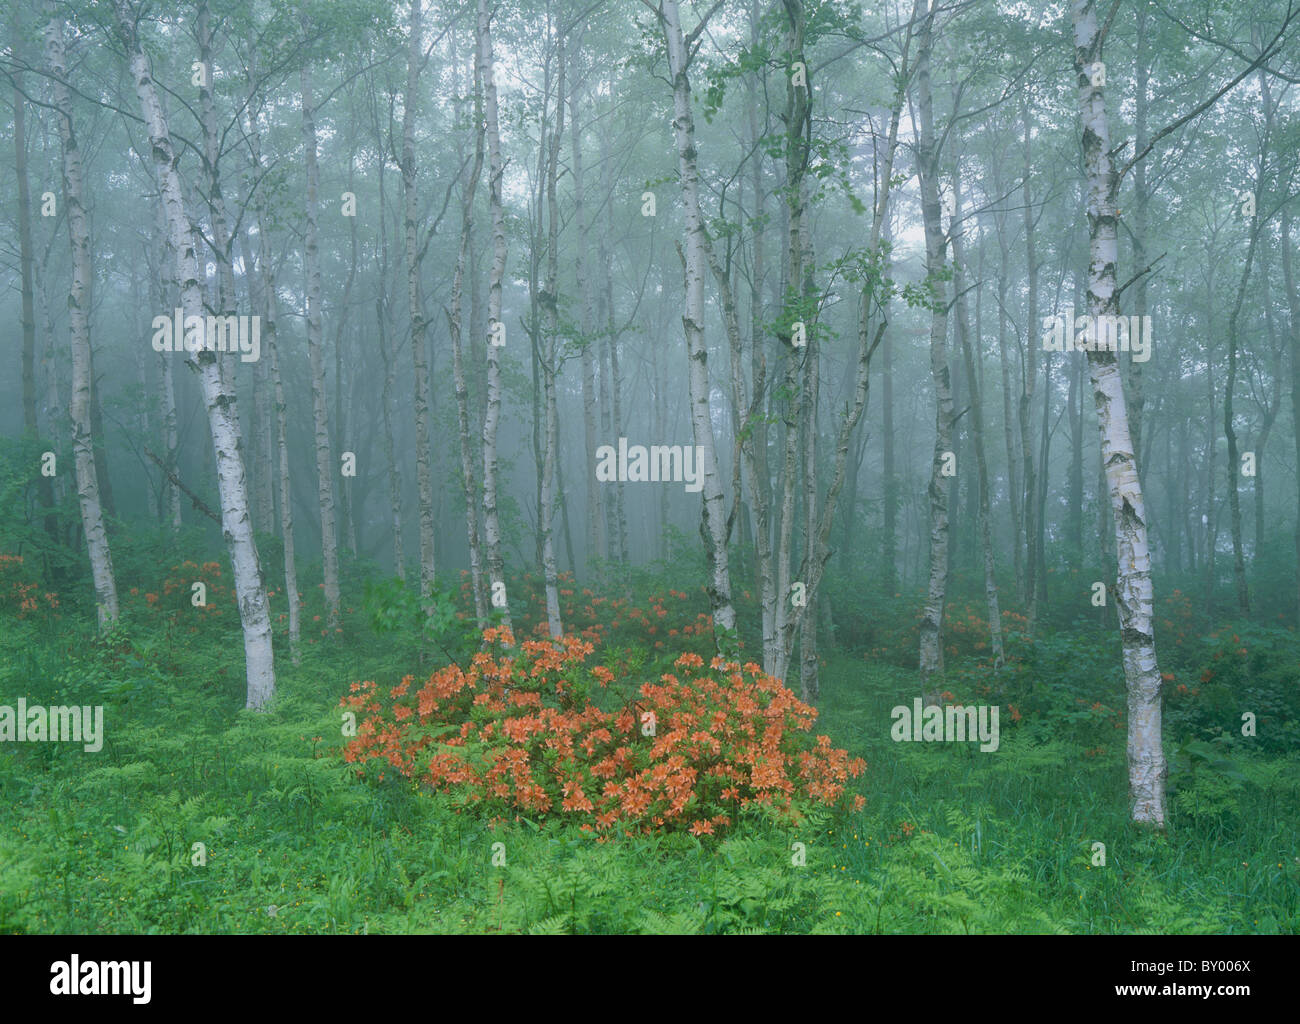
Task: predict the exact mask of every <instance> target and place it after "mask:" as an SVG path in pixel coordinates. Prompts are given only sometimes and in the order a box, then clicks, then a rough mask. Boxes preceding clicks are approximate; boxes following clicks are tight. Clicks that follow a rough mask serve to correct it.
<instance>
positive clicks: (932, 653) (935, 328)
mask: <svg viewBox="0 0 1300 1024" xmlns="http://www.w3.org/2000/svg"><path fill="white" fill-rule="evenodd" d="M934 13H935V12H934V11H933V10H931V11H930V12H929V13H928V14H927V15H926V17H925V19H924V20H923V21H922V22H921V26H920V33H919V40H918V48H919V49H918V54H917V64H916V107H917V119H918V137H917V147H916V167H917V177H918V178H919V179H920V185H921V216H922V220H923V221H924V223H925V265H926V275H927V277H928V278H929V280H930V282H931V287H932V289H933V293H934V294H933V297H932V298H933V302H934V308H933V310H932V312H931V314H930V376H931V378H932V380H933V381H934V392H935V421H934V457H933V460H932V462H931V468H930V488H929V498H930V577H929V584H928V586H927V590H926V600H925V610H924V612H923V614H922V618H921V630H920V633H921V644H920V648H921V649H920V669H921V685H922V694H923V697H924V699H925V702H926V703H927V704H938V703H939V686H938V682H939V679H940V678H941V677H942V675H943V612H944V604H945V601H946V598H947V590H948V486H949V478H948V477H945V476H944V475H943V465H944V462H945V457H946V455H947V453H949V452H950V451H951V450H952V419H953V401H952V386H951V382H950V380H949V374H948V314H947V308H946V305H945V303H946V289H945V288H944V286H943V282H942V280H941V278H940V274H941V272H942V270H943V267H944V262H945V255H946V252H947V238H946V236H945V235H944V230H943V221H942V218H941V212H940V208H939V180H938V153H937V152H936V149H935V140H934V107H933V103H932V99H931V95H930V55H931V51H932V41H933V37H932V32H933V27H934Z"/></svg>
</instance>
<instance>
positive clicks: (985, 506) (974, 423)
mask: <svg viewBox="0 0 1300 1024" xmlns="http://www.w3.org/2000/svg"><path fill="white" fill-rule="evenodd" d="M952 180H953V209H954V211H955V216H956V218H957V219H958V220H959V221H960V219H961V216H962V213H961V168H960V165H958V168H957V170H956V171H955V172H954V174H953V179H952ZM961 235H962V233H961V232H960V231H957V232H954V233H953V237H952V260H953V265H954V268H955V270H954V274H953V281H952V290H953V294H954V295H956V296H957V309H956V312H957V338H958V341H959V343H960V344H961V350H962V358H963V361H964V363H965V366H966V379H967V380H969V381H970V408H971V431H972V438H971V440H972V442H973V445H972V447H973V448H974V449H975V467H976V472H977V475H978V479H979V536H980V550H981V553H982V555H983V560H984V600H985V604H986V605H987V607H988V617H989V646H990V648H991V650H992V654H993V670H994V671H995V672H996V671H999V670H1000V669H1001V668H1002V662H1003V653H1002V612H1001V610H1000V609H999V608H998V584H997V576H996V573H995V572H994V565H993V531H992V526H991V524H990V522H989V519H990V512H989V469H988V464H987V462H986V461H985V458H984V399H983V395H981V393H980V391H981V388H980V384H979V379H978V377H977V375H976V373H975V354H974V352H973V351H972V350H973V349H974V348H975V346H976V345H977V344H978V343H979V336H978V335H976V336H975V339H974V342H972V340H971V329H970V322H969V311H968V308H967V303H966V296H965V288H964V284H965V281H964V278H965V274H964V270H965V260H964V258H963V253H962V241H961Z"/></svg>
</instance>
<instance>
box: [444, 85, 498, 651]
mask: <svg viewBox="0 0 1300 1024" xmlns="http://www.w3.org/2000/svg"><path fill="white" fill-rule="evenodd" d="M480 90H481V86H480V84H479V81H478V73H477V68H476V69H475V74H474V114H475V117H474V124H475V129H474V164H473V166H472V167H471V168H470V173H469V180H468V182H467V183H466V185H465V194H464V198H463V199H462V200H461V208H460V209H461V213H460V218H461V223H460V249H459V250H458V252H457V255H456V275H455V277H454V279H453V280H452V286H451V309H450V310H449V311H448V313H447V323H448V327H449V331H450V334H451V356H452V373H453V375H454V378H455V385H456V416H457V421H458V426H459V428H460V471H461V480H462V483H463V485H464V490H465V532H466V539H467V540H468V542H469V571H470V589H471V590H472V591H473V592H474V617H475V620H476V621H477V623H478V628H479V631H480V632H482V631H483V630H484V629H486V628H487V626H488V607H487V595H486V592H485V587H484V586H483V556H482V545H481V544H480V543H479V530H478V507H477V502H478V494H479V491H478V473H477V471H476V468H475V465H474V451H473V448H472V446H471V443H470V427H469V423H470V408H469V386H468V382H467V380H466V376H465V358H464V351H463V350H464V345H463V343H462V331H461V308H462V304H461V303H462V297H463V294H464V282H465V267H466V263H467V261H468V259H469V242H470V237H471V236H472V235H473V232H474V196H475V194H476V193H477V192H478V179H479V175H480V174H481V173H482V171H483V133H482V132H481V131H479V130H478V127H477V126H478V125H479V124H480V123H481V121H482V111H483V101H482V93H481V91H480Z"/></svg>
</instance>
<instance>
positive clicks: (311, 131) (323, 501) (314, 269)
mask: <svg viewBox="0 0 1300 1024" xmlns="http://www.w3.org/2000/svg"><path fill="white" fill-rule="evenodd" d="M301 83H302V135H303V148H304V150H305V152H306V160H305V163H306V165H307V224H306V244H305V246H304V258H303V263H304V268H303V269H304V271H305V273H306V276H307V351H308V356H309V359H310V362H311V401H312V427H313V429H314V431H315V441H314V444H315V450H316V484H317V494H318V504H319V507H320V542H321V555H322V558H323V560H324V569H325V612H326V621H327V622H328V624H329V627H330V629H334V628H336V627H337V626H338V625H339V622H340V616H339V541H338V529H337V526H336V522H335V518H334V455H333V453H332V452H331V450H330V433H329V412H328V406H327V405H326V396H325V352H324V349H325V337H324V331H323V329H322V326H321V309H320V307H321V273H320V243H319V237H320V231H319V228H318V227H317V221H318V218H319V214H320V204H319V202H318V199H317V194H318V192H319V190H320V185H319V176H320V175H319V171H318V170H317V166H316V110H315V106H314V104H315V100H314V99H313V97H312V80H311V71H310V70H309V69H308V68H306V67H304V68H303V70H302V76H301ZM412 344H413V345H414V340H413V341H412Z"/></svg>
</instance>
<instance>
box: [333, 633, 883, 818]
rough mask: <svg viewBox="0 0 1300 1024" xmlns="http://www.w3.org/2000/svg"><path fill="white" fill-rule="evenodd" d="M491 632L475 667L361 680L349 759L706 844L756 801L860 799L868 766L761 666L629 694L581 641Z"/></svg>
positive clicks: (532, 807) (784, 811) (517, 804)
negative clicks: (389, 684)
mask: <svg viewBox="0 0 1300 1024" xmlns="http://www.w3.org/2000/svg"><path fill="white" fill-rule="evenodd" d="M483 639H484V646H483V649H482V650H480V651H479V652H478V653H477V654H475V655H474V657H473V659H472V661H471V662H470V664H469V665H468V666H466V667H462V666H459V665H455V664H452V665H447V666H445V667H443V668H440V669H439V670H438V671H436V672H434V673H433V675H432V676H430V677H429V679H428V680H427V681H425V682H424V684H423V685H420V686H418V687H417V684H416V681H415V680H414V679H413V678H412V677H410V676H407V677H406V678H404V679H403V680H402V682H401V683H400V684H399V685H398V686H396V687H393V688H391V689H390V690H388V691H387V693H386V694H385V693H383V692H382V691H381V690H380V688H379V687H378V686H377V685H376V684H375V683H373V682H358V683H353V684H352V687H351V693H350V694H348V695H345V696H344V697H343V698H342V700H341V701H340V706H341V707H343V708H348V709H351V710H353V711H354V712H355V713H356V714H357V718H358V720H359V724H358V728H357V734H356V736H355V737H354V738H353V739H352V740H351V741H350V742H349V743H348V744H347V745H346V747H345V748H344V753H343V757H344V760H345V761H347V762H349V763H357V764H364V763H366V762H373V761H379V762H386V763H387V765H388V766H390V767H391V768H392V769H395V770H396V771H397V772H399V773H400V774H401V775H403V776H405V777H407V778H410V779H412V780H414V781H416V782H417V784H423V785H427V786H429V787H430V788H432V789H434V790H438V791H443V792H448V793H451V794H452V795H453V796H455V797H456V799H457V802H458V803H460V804H463V805H477V806H480V807H482V808H483V810H484V811H485V812H487V813H489V814H522V815H531V816H544V815H559V816H561V817H562V818H564V819H566V820H570V821H574V822H575V823H578V824H580V825H581V826H582V827H583V828H584V829H587V830H592V831H596V832H598V833H601V834H608V833H610V832H611V831H613V830H619V831H623V832H627V833H630V832H632V831H647V832H648V831H652V830H656V829H660V830H686V831H690V832H691V833H693V834H695V835H707V834H715V833H718V832H720V831H722V830H724V829H726V828H727V827H729V826H731V825H732V824H733V823H734V821H735V819H736V816H737V815H738V814H739V813H740V812H742V811H745V810H746V809H748V808H751V807H753V808H756V809H757V808H763V809H766V810H767V811H769V812H770V813H773V814H775V815H776V816H778V817H783V818H788V819H797V818H798V816H799V813H800V805H801V804H809V803H814V802H816V803H821V804H825V805H828V806H834V805H837V804H841V803H850V802H851V804H852V806H853V807H854V808H860V807H861V806H862V805H863V802H864V801H863V798H862V797H861V796H857V797H854V798H853V799H852V801H848V800H847V798H846V792H845V788H846V784H847V782H848V780H849V779H851V778H856V777H857V776H859V775H861V774H862V772H863V771H864V770H865V769H866V763H865V762H864V761H862V760H861V759H860V758H850V757H849V755H848V753H847V752H846V751H844V750H839V749H836V748H833V747H832V746H831V741H830V738H829V737H827V736H818V737H816V739H815V740H812V739H810V738H809V737H807V736H805V735H804V734H806V733H808V732H810V731H811V730H812V727H813V721H814V719H815V718H816V715H817V712H816V709H815V708H812V707H809V706H808V705H806V704H803V703H801V702H800V701H799V700H798V699H797V698H796V697H795V695H794V694H793V693H791V691H790V690H788V689H786V687H784V686H783V685H782V684H781V682H780V681H779V680H777V679H774V678H772V677H771V676H769V675H767V674H765V673H764V672H763V671H762V669H760V668H759V666H757V665H754V664H747V665H744V666H742V665H740V664H738V663H736V662H724V661H723V660H722V659H721V658H716V657H715V658H714V659H713V660H712V661H711V662H709V663H708V664H706V663H705V660H704V658H702V657H701V656H700V655H699V654H696V653H694V652H687V653H685V654H683V655H682V656H681V657H679V658H678V659H677V661H676V662H675V664H674V666H673V667H674V668H675V669H677V670H678V671H677V672H675V673H665V674H664V675H663V676H662V677H661V678H660V679H659V680H658V681H657V682H648V683H645V684H643V685H642V686H641V687H640V688H639V689H638V690H637V691H636V692H635V693H633V694H629V695H627V696H626V697H625V698H624V699H620V698H619V697H618V696H615V695H614V694H613V693H612V692H611V689H610V684H612V683H613V682H614V674H613V673H612V672H611V671H610V670H609V669H608V668H607V667H605V666H602V665H588V663H587V661H588V658H590V657H591V655H592V654H593V653H594V651H595V645H594V644H593V643H592V642H591V641H589V640H585V639H583V638H582V637H580V636H573V635H567V636H564V637H562V638H560V639H559V640H556V641H550V640H526V641H524V642H523V643H521V644H520V645H519V646H518V647H515V646H514V638H513V637H512V636H511V635H510V633H509V631H508V630H505V629H503V628H493V629H488V630H485V631H484V634H483ZM592 695H596V696H600V697H603V698H605V699H604V700H603V701H602V702H601V704H598V703H596V702H595V701H594V700H593V699H592ZM602 704H603V705H605V706H602ZM380 771H381V775H382V773H386V772H387V771H388V769H387V768H384V767H383V766H382V764H381V766H380Z"/></svg>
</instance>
